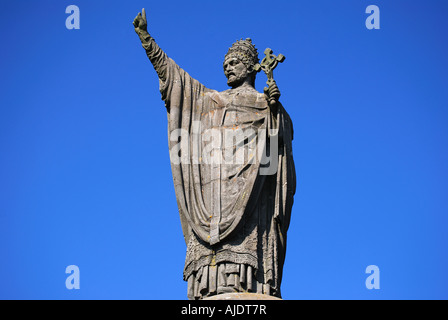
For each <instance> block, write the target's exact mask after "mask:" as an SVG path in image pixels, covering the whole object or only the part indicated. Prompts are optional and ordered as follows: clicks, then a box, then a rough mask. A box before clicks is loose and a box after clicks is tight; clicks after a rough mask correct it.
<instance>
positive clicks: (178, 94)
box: [138, 31, 211, 112]
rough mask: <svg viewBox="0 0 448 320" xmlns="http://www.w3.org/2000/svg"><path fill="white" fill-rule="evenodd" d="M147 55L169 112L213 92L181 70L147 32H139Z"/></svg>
mask: <svg viewBox="0 0 448 320" xmlns="http://www.w3.org/2000/svg"><path fill="white" fill-rule="evenodd" d="M138 36H139V38H140V40H141V42H142V46H143V48H144V49H145V51H146V55H147V56H148V58H149V60H150V61H151V63H152V65H153V67H154V69H155V71H156V72H157V75H158V76H159V82H160V93H161V94H162V100H164V101H165V106H166V108H167V110H168V112H170V111H171V109H173V108H180V109H182V108H183V101H184V100H188V101H190V102H191V101H196V100H197V99H198V98H199V97H200V95H201V94H202V93H204V92H205V91H211V90H209V89H207V88H206V87H205V86H204V85H202V84H201V83H200V82H199V81H197V80H195V79H193V78H192V77H191V76H190V75H189V74H188V73H187V72H185V71H184V70H183V69H182V68H180V67H179V66H178V65H177V64H176V63H175V62H174V61H173V60H172V59H170V58H169V57H168V56H167V55H166V53H165V52H164V51H163V50H162V49H161V48H160V47H159V46H158V45H157V43H156V42H155V40H154V38H152V37H151V36H150V35H149V34H148V33H147V32H144V31H143V32H142V31H140V32H138Z"/></svg>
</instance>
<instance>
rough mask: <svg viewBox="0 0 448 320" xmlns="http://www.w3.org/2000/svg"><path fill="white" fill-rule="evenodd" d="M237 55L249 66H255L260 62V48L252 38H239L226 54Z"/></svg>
mask: <svg viewBox="0 0 448 320" xmlns="http://www.w3.org/2000/svg"><path fill="white" fill-rule="evenodd" d="M231 55H235V56H237V57H238V58H240V59H241V60H242V62H243V63H244V64H246V66H247V67H254V66H255V65H256V64H257V63H259V61H260V60H259V59H258V50H257V48H255V46H254V45H253V44H252V39H250V38H247V39H246V40H243V39H241V40H237V41H236V42H235V43H234V44H233V45H232V46H231V47H230V48H229V51H228V52H227V54H226V58H227V57H228V56H231Z"/></svg>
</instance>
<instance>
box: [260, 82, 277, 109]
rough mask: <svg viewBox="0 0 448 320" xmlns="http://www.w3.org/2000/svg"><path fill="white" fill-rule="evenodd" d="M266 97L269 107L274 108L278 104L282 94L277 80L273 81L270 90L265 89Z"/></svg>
mask: <svg viewBox="0 0 448 320" xmlns="http://www.w3.org/2000/svg"><path fill="white" fill-rule="evenodd" d="M264 95H265V97H266V100H267V101H268V102H269V105H271V106H272V105H274V104H276V103H277V102H278V100H279V99H280V96H281V94H280V90H279V88H278V87H277V83H276V82H275V80H272V82H271V83H270V84H269V88H264Z"/></svg>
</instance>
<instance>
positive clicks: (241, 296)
mask: <svg viewBox="0 0 448 320" xmlns="http://www.w3.org/2000/svg"><path fill="white" fill-rule="evenodd" d="M203 300H252V301H254V300H278V301H282V299H280V298H277V297H273V296H269V295H267V294H258V293H247V292H239V293H225V294H219V295H216V296H211V297H208V298H204V299H203Z"/></svg>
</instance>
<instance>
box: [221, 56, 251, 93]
mask: <svg viewBox="0 0 448 320" xmlns="http://www.w3.org/2000/svg"><path fill="white" fill-rule="evenodd" d="M224 74H225V75H226V77H227V84H228V85H229V86H230V87H232V88H236V87H238V86H240V85H241V84H243V82H244V80H246V79H247V77H248V76H249V71H248V70H247V68H246V65H245V64H244V63H243V62H242V61H241V60H240V59H238V58H237V57H235V56H230V57H227V58H226V59H225V61H224Z"/></svg>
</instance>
